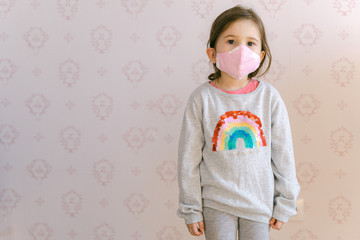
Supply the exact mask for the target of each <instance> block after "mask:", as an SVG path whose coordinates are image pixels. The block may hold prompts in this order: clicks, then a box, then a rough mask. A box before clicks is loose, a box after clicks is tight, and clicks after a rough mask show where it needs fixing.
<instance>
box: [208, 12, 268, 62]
mask: <svg viewBox="0 0 360 240" xmlns="http://www.w3.org/2000/svg"><path fill="white" fill-rule="evenodd" d="M239 45H245V46H247V47H248V48H250V49H251V50H253V51H254V52H255V53H257V54H258V55H259V56H260V57H261V60H262V59H263V58H264V55H265V52H264V51H261V36H260V32H259V29H258V27H257V25H256V24H255V23H254V22H253V21H251V20H248V19H242V20H237V21H235V22H233V23H231V24H230V26H229V27H228V28H227V29H226V30H225V31H224V32H222V33H221V34H220V35H219V37H218V38H217V41H216V44H215V49H213V48H210V49H208V51H209V52H208V55H209V53H211V54H210V55H209V58H210V60H211V61H212V62H213V63H215V62H216V52H227V51H230V50H232V49H234V48H236V47H237V46H239Z"/></svg>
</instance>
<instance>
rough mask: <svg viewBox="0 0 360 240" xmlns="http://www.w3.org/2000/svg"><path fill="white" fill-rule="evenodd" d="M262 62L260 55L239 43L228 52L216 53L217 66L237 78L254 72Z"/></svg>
mask: <svg viewBox="0 0 360 240" xmlns="http://www.w3.org/2000/svg"><path fill="white" fill-rule="evenodd" d="M260 62H261V61H260V56H259V55H257V54H256V53H255V52H253V51H252V50H251V49H250V48H248V47H247V46H245V45H239V46H237V47H236V48H234V49H233V50H230V51H228V52H223V53H216V67H217V68H218V69H220V70H221V71H223V72H226V73H227V74H229V75H230V76H232V77H234V78H236V79H240V78H242V77H244V76H246V75H248V74H249V73H252V72H254V71H255V70H256V69H257V68H258V67H259V66H260Z"/></svg>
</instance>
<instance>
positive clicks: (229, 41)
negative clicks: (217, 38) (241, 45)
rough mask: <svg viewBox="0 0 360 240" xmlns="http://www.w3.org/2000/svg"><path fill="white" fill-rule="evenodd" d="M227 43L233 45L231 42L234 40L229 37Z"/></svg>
mask: <svg viewBox="0 0 360 240" xmlns="http://www.w3.org/2000/svg"><path fill="white" fill-rule="evenodd" d="M227 43H229V44H231V45H233V44H235V41H234V40H232V39H230V40H228V41H227Z"/></svg>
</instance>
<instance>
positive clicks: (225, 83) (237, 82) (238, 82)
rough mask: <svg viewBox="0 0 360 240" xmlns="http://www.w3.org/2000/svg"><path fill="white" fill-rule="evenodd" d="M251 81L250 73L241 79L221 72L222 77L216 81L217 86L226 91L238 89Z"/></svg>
mask: <svg viewBox="0 0 360 240" xmlns="http://www.w3.org/2000/svg"><path fill="white" fill-rule="evenodd" d="M249 82H250V79H248V75H246V76H244V77H243V78H241V79H236V78H233V77H231V76H229V75H228V74H226V73H225V74H224V73H221V77H220V78H218V79H216V80H215V81H214V84H215V86H217V87H218V88H221V89H223V90H225V91H236V90H239V89H241V88H243V87H245V86H246V85H247V84H248V83H249Z"/></svg>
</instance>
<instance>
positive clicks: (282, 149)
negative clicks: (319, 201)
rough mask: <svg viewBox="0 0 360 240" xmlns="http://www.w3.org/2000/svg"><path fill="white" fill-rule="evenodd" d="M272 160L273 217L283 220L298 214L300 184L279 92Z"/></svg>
mask: <svg viewBox="0 0 360 240" xmlns="http://www.w3.org/2000/svg"><path fill="white" fill-rule="evenodd" d="M271 118H272V120H271V160H272V169H273V172H274V178H275V194H274V209H273V217H274V218H275V219H278V220H280V221H282V222H287V221H288V219H289V218H290V217H291V216H293V215H296V213H297V212H296V199H297V197H298V196H299V193H300V185H299V183H298V181H297V178H296V169H295V159H294V151H293V143H292V135H291V129H290V122H289V117H288V112H287V110H286V106H285V104H284V102H283V100H282V98H281V97H280V95H279V94H278V97H277V99H276V101H275V103H274V105H273V106H272V117H271Z"/></svg>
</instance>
